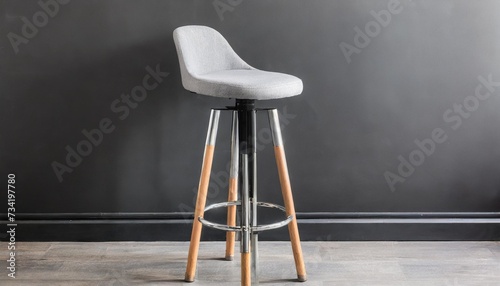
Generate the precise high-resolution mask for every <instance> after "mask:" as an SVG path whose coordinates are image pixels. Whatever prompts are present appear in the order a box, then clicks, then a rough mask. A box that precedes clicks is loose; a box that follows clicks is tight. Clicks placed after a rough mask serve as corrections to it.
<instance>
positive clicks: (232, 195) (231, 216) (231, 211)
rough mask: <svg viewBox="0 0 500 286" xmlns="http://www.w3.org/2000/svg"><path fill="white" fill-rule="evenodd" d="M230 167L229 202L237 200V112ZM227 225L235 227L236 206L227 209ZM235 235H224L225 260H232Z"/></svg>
mask: <svg viewBox="0 0 500 286" xmlns="http://www.w3.org/2000/svg"><path fill="white" fill-rule="evenodd" d="M231 130H232V131H231V167H230V170H229V193H228V198H227V200H228V201H229V202H232V201H237V200H238V164H239V160H238V157H239V148H238V147H239V146H238V145H239V144H238V112H237V111H233V122H232V129H231ZM227 225H229V226H236V206H229V207H228V208H227ZM235 236H236V233H235V232H234V231H228V232H227V233H226V260H233V257H234V244H235Z"/></svg>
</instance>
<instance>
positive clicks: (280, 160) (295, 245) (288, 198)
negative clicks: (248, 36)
mask: <svg viewBox="0 0 500 286" xmlns="http://www.w3.org/2000/svg"><path fill="white" fill-rule="evenodd" d="M269 124H270V125H271V131H272V135H273V143H274V153H275V156H276V164H277V165H278V173H279V178H280V184H281V192H282V194H283V200H284V202H285V208H286V213H287V215H289V216H293V219H292V221H291V222H290V223H289V224H288V232H289V233H290V241H291V243H292V251H293V258H294V260H295V268H296V269H297V277H298V280H299V281H301V282H303V281H306V280H307V275H306V267H305V264H304V258H303V256H302V247H301V246H300V237H299V228H298V226H297V219H296V217H295V206H294V204H293V196H292V188H291V185H290V178H289V176H288V167H287V164H286V157H285V149H284V146H283V138H282V137H281V127H280V122H279V117H278V111H277V110H276V109H272V110H269Z"/></svg>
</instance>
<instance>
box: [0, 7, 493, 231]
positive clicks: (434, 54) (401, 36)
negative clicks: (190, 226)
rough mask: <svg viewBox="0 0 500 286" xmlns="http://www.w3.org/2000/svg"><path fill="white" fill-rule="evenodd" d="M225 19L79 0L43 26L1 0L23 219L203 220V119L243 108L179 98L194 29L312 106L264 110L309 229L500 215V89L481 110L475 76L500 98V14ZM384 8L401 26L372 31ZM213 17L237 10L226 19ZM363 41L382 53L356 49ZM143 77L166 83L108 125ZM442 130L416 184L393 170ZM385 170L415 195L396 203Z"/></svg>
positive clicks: (5, 165)
mask: <svg viewBox="0 0 500 286" xmlns="http://www.w3.org/2000/svg"><path fill="white" fill-rule="evenodd" d="M49 2H50V1H49ZM53 3H56V2H53ZM220 3H226V6H217V5H216V4H218V5H222V4H220ZM227 3H228V2H227V1H224V0H221V1H203V0H199V1H195V0H190V1H186V0H176V1H149V0H143V1H78V0H73V1H71V2H69V3H67V4H64V5H63V4H58V6H59V8H58V11H55V12H54V13H52V14H53V17H50V16H49V17H47V18H46V19H44V18H43V13H44V12H40V11H43V9H42V7H41V6H40V5H39V4H38V3H37V1H1V3H0V11H1V16H2V24H1V26H0V36H1V37H0V92H1V93H0V94H1V97H0V98H1V105H0V108H1V110H0V116H1V120H0V128H1V129H0V130H1V131H0V134H1V135H0V136H1V141H0V144H1V145H0V151H1V159H0V162H1V163H0V170H1V172H0V174H2V177H4V178H5V177H6V175H7V174H8V173H15V174H16V177H17V183H16V184H17V208H16V212H17V213H19V214H21V218H22V214H23V213H42V214H43V213H46V214H47V215H46V216H45V217H44V215H38V219H44V218H48V217H49V214H61V213H73V215H74V214H78V213H117V212H120V213H136V212H147V213H175V212H189V211H191V210H192V206H193V199H194V196H195V193H194V190H195V189H196V186H197V183H198V176H199V171H200V167H201V160H202V152H203V144H204V137H205V134H206V127H207V119H208V115H209V109H210V107H220V106H226V105H230V104H232V102H231V101H229V100H219V99H215V98H210V97H204V96H200V95H194V94H191V93H188V92H187V91H185V90H184V89H183V88H182V85H181V80H180V74H179V67H178V63H177V55H176V53H175V47H174V44H173V40H172V31H173V30H174V29H175V28H176V27H178V26H181V25H187V24H202V25H209V26H211V27H213V28H215V29H217V30H219V31H220V32H221V33H222V34H223V35H224V36H225V37H226V38H227V40H228V41H229V42H230V43H231V44H232V46H233V48H234V49H235V50H236V52H237V53H239V54H240V55H241V56H242V58H244V59H245V60H246V61H247V62H248V63H250V64H251V65H253V66H255V67H258V68H261V69H267V70H273V71H280V72H285V73H290V74H293V75H296V76H298V77H300V78H302V79H303V81H304V92H303V94H302V95H301V96H299V97H296V98H292V99H289V100H283V101H279V102H278V101H276V102H275V101H270V102H261V103H260V106H261V107H266V106H276V107H278V108H280V109H281V110H286V112H287V114H289V115H288V117H289V120H288V121H284V123H285V125H286V126H285V129H284V137H285V140H286V149H287V155H288V163H289V169H290V175H291V178H292V185H293V188H294V195H295V199H296V208H297V210H298V211H300V212H301V213H308V212H329V213H338V212H417V213H418V212H460V213H461V212H483V213H484V212H499V211H500V176H499V175H498V174H499V173H500V144H499V143H500V132H498V131H499V126H500V124H499V123H500V113H499V112H498V110H499V109H500V87H499V86H498V85H500V84H497V86H492V87H491V86H490V87H489V88H490V89H491V92H490V93H491V96H489V97H488V98H487V99H482V100H478V99H477V97H476V96H475V91H476V87H477V86H478V85H480V84H481V80H479V79H478V77H482V78H485V79H486V80H487V79H488V76H491V79H492V81H494V82H500V66H499V65H498V63H499V62H500V30H499V29H498V27H500V20H499V19H500V18H499V17H498V13H499V12H500V3H499V2H498V1H495V0H489V1H480V2H477V1H465V0H461V1H452V0H440V1H430V0H413V1H410V0H408V1H406V0H401V3H400V5H399V6H398V5H396V4H394V2H392V1H387V0H377V1H368V0H364V1H361V0H360V1H326V0H324V1H320V0H314V1H300V0H289V1H285V0H280V1H276V0H273V1H245V0H243V1H240V2H238V1H233V2H232V3H233V4H234V5H235V6H234V7H233V6H227V5H228V4H227ZM388 3H392V4H388ZM388 5H389V6H390V7H389V8H391V11H392V12H393V13H392V14H391V19H390V21H388V23H383V24H384V25H380V24H374V22H372V21H374V19H375V18H374V16H373V13H375V12H379V11H381V10H388ZM391 5H394V6H391ZM217 7H218V8H217ZM224 7H225V8H224ZM49 8H50V9H52V11H54V9H55V6H50V7H49ZM217 9H227V11H223V12H221V11H219V13H222V17H223V19H222V18H221V17H220V16H219V14H218V12H217ZM384 13H385V12H383V13H382V14H384ZM384 15H386V14H384ZM33 16H35V20H34V19H33ZM23 17H26V18H27V19H28V21H29V22H30V23H33V21H35V24H36V23H38V28H37V30H38V31H37V32H36V33H35V32H34V31H32V30H30V29H29V28H27V27H25V28H24V34H23V27H24V26H27V25H26V24H25V22H23ZM44 20H46V21H45V22H44ZM366 25H368V28H369V29H371V30H369V32H368V33H371V35H372V36H373V37H372V36H365V37H366V38H364V39H363V37H361V38H359V33H358V36H356V33H357V32H356V28H357V27H358V28H360V29H361V30H365V28H366ZM377 27H378V28H380V29H379V30H378V29H377ZM35 28H36V27H35ZM14 34H15V35H14ZM21 37H23V38H24V40H23V39H21ZM366 39H369V42H367V41H366ZM355 40H358V45H357V46H356V41H355ZM363 40H364V41H365V42H364V43H363ZM12 41H14V43H15V44H14V45H13V44H12ZM347 45H351V46H350V49H351V52H352V54H350V56H349V57H346V56H345V54H344V53H343V51H342V47H343V48H344V49H345V48H346V47H347ZM16 47H17V49H18V51H17V53H16V51H15V49H16ZM348 61H349V62H348ZM148 66H149V67H150V68H153V69H155V68H156V67H157V66H159V69H160V70H161V71H163V72H165V73H168V76H166V77H164V78H161V80H162V82H161V83H159V85H158V86H157V87H156V88H154V89H153V90H151V91H149V92H148V94H147V97H146V98H145V99H144V100H143V101H141V102H138V103H137V106H136V107H135V108H129V111H130V112H129V113H128V114H125V113H124V112H125V111H123V110H124V108H123V106H125V104H124V103H118V105H116V106H115V110H113V108H112V107H111V105H112V103H113V102H114V101H115V100H117V99H118V100H120V96H121V95H122V94H130V92H131V91H132V90H133V88H134V87H135V86H138V85H139V86H140V85H142V80H143V78H144V76H145V75H146V74H148V71H147V70H146V68H147V67H148ZM150 82H151V83H153V82H154V81H153V80H151V81H150ZM489 91H490V90H488V89H487V88H485V87H484V86H483V87H479V92H480V94H485V93H487V92H489ZM479 96H480V95H479ZM464 100H465V102H464ZM459 104H466V105H467V107H468V108H469V109H468V110H466V109H464V110H465V111H463V112H462V113H460V111H459V108H460V107H459V106H458V105H459ZM116 108H121V109H119V110H120V111H118V112H115V111H117V110H116ZM449 109H450V110H451V111H449ZM443 116H445V118H443ZM120 117H121V118H120ZM292 117H293V118H292ZM105 118H107V119H105ZM103 119H104V120H109V121H111V122H112V123H111V124H112V126H114V127H113V128H114V129H113V131H111V132H109V133H108V134H104V135H103V140H102V143H100V144H99V145H98V146H94V147H93V149H92V151H91V152H90V155H88V156H87V157H83V159H82V162H81V163H79V164H77V166H75V167H74V168H71V169H72V171H71V173H69V172H68V173H64V174H63V175H62V179H63V180H62V182H60V181H59V179H58V178H57V176H56V175H55V172H54V170H53V167H52V164H53V162H59V163H61V164H65V165H66V162H65V156H66V154H67V150H65V148H66V146H70V147H71V148H74V149H76V147H77V145H78V144H79V142H81V141H82V140H84V139H85V137H84V135H83V134H82V130H84V129H85V130H91V129H94V128H97V127H98V126H99V124H100V121H101V120H103ZM265 120H266V118H265V117H262V118H261V119H260V120H259V123H260V128H262V129H260V130H262V131H261V132H262V135H261V139H260V140H261V142H262V143H266V142H268V137H267V136H266V134H267V133H266V130H265V128H267V125H266V121H265ZM229 125H230V118H229V115H228V114H227V115H225V116H224V117H223V118H222V122H221V128H220V132H219V141H218V142H219V145H218V146H217V149H216V156H217V157H216V161H215V165H214V171H213V173H214V176H216V177H219V178H220V181H219V183H217V182H216V183H215V184H214V185H213V186H212V188H211V191H210V198H209V201H210V202H216V201H221V200H224V199H225V198H226V192H225V185H226V182H225V181H224V177H225V175H226V173H225V171H224V170H225V166H226V160H227V159H228V156H229V142H228V135H229ZM435 129H437V131H433V130H435ZM440 130H441V131H440ZM433 132H438V133H439V132H441V133H442V134H441V135H440V136H435V137H439V138H438V141H439V139H441V141H444V142H442V143H433V144H434V145H435V148H434V149H435V150H430V151H429V152H428V155H427V154H426V155H423V156H424V157H423V158H424V161H423V163H422V164H421V165H419V166H417V167H415V170H414V171H413V172H412V173H411V174H410V175H408V174H401V173H398V166H399V164H400V160H399V159H398V157H399V156H402V157H403V158H405V159H404V160H410V158H409V157H410V154H413V155H414V156H416V157H413V159H412V160H413V161H414V162H415V160H417V161H418V159H419V156H420V155H422V154H424V153H423V152H420V153H419V151H416V152H413V151H414V150H417V149H418V147H417V145H416V143H415V140H424V139H426V138H432V134H433ZM426 142H428V140H427V141H426ZM427 146H429V145H427ZM429 148H430V147H429ZM412 152H413V153H412ZM420 159H421V158H420ZM273 160H274V159H273V155H272V148H271V146H270V145H269V144H267V145H263V147H262V151H261V153H260V154H259V168H260V170H259V186H260V199H261V200H267V201H273V202H281V199H280V193H279V185H278V181H277V177H276V176H277V172H276V168H275V166H274V161H273ZM416 163H420V162H416ZM406 167H408V166H406ZM401 171H405V170H401ZM406 171H408V170H406ZM386 172H391V173H393V174H394V175H398V176H401V177H400V178H399V180H404V182H402V181H399V182H397V183H395V184H394V190H391V188H390V186H389V184H388V183H387V180H386V178H385V177H384V174H386V175H387V173H386ZM408 173H409V171H408ZM403 175H407V177H404V176H403ZM391 178H392V179H393V180H394V178H395V177H394V176H393V177H391ZM5 180H6V179H5ZM6 211H7V210H6V204H5V203H2V204H0V212H2V213H5V212H6ZM62 218H63V219H64V215H63V217H62ZM495 227H496V229H497V230H498V224H497V225H495ZM305 231H306V232H307V230H305ZM497 234H498V232H497ZM36 235H41V234H40V233H38V234H36ZM36 235H35V234H34V235H33V236H34V237H35V238H36ZM186 237H187V236H186Z"/></svg>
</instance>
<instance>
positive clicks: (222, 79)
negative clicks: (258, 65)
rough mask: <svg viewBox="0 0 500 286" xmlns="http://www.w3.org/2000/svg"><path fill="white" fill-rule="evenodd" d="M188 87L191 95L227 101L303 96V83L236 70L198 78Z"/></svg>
mask: <svg viewBox="0 0 500 286" xmlns="http://www.w3.org/2000/svg"><path fill="white" fill-rule="evenodd" d="M190 81H191V82H189V83H188V84H187V86H186V84H184V87H185V88H186V89H188V90H190V91H193V92H196V93H199V94H204V95H211V96H216V97H225V98H238V99H255V100H267V99H277V98H284V97H290V96H295V95H299V94H301V93H302V80H300V79H299V78H297V77H295V76H292V75H288V74H283V73H277V72H267V71H261V70H257V69H233V70H223V71H217V72H211V73H207V74H203V75H196V76H195V77H194V78H191V79H190Z"/></svg>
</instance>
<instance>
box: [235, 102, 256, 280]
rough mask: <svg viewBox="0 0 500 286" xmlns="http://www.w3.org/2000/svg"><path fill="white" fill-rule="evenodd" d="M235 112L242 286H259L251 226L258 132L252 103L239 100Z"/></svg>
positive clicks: (254, 234) (253, 211)
mask: <svg viewBox="0 0 500 286" xmlns="http://www.w3.org/2000/svg"><path fill="white" fill-rule="evenodd" d="M236 110H237V111H238V134H239V147H240V160H239V161H240V168H239V170H240V178H241V179H240V180H239V190H240V198H241V224H240V225H241V226H242V232H241V241H240V243H241V244H240V248H241V265H242V272H241V276H242V279H241V285H248V286H249V285H250V283H251V281H252V280H253V283H252V284H253V285H257V284H258V275H257V272H258V248H257V242H258V234H257V233H256V232H253V231H252V226H257V154H256V152H257V148H256V147H257V138H256V134H257V132H256V109H255V101H254V100H246V99H238V100H236ZM250 253H251V257H250ZM250 260H251V263H250ZM250 264H251V267H250ZM250 268H251V269H250ZM252 278H253V279H252Z"/></svg>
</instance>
